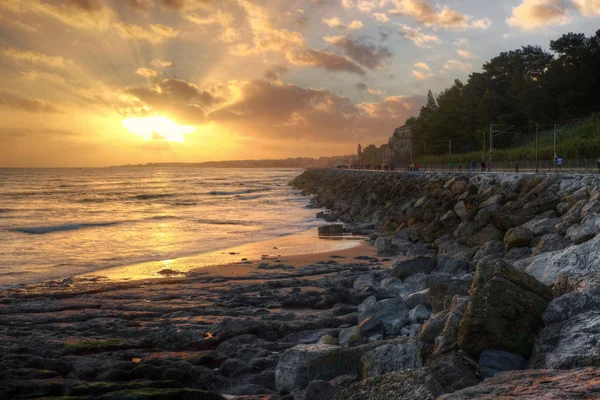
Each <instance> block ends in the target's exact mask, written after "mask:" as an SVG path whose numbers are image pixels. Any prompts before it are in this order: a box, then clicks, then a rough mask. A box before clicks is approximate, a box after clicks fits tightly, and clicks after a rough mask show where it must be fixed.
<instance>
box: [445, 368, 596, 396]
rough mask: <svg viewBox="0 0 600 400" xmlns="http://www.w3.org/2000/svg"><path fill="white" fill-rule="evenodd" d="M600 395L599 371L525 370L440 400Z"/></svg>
mask: <svg viewBox="0 0 600 400" xmlns="http://www.w3.org/2000/svg"><path fill="white" fill-rule="evenodd" d="M599 393H600V368H585V369H574V370H570V371H550V370H524V371H511V372H504V373H500V374H498V375H496V376H494V377H493V378H489V379H486V380H485V381H484V382H483V383H480V384H479V385H477V386H473V387H470V388H466V389H463V390H460V391H458V392H454V393H452V394H447V395H445V396H441V397H439V399H438V400H469V399H477V400H496V399H564V400H576V399H593V398H596V397H597V396H598V394H599Z"/></svg>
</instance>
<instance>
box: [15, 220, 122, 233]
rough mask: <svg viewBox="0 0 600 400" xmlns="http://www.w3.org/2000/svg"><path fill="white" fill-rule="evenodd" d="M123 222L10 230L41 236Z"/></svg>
mask: <svg viewBox="0 0 600 400" xmlns="http://www.w3.org/2000/svg"><path fill="white" fill-rule="evenodd" d="M121 222H123V221H113V222H98V223H84V224H64V225H53V226H36V227H27V228H14V229H11V231H13V232H21V233H28V234H30V235H43V234H46V233H52V232H63V231H75V230H79V229H84V228H95V227H102V226H112V225H117V224H120V223H121Z"/></svg>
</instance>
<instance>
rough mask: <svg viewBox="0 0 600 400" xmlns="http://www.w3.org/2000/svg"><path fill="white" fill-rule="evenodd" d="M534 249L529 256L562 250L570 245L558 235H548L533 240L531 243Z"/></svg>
mask: <svg viewBox="0 0 600 400" xmlns="http://www.w3.org/2000/svg"><path fill="white" fill-rule="evenodd" d="M531 244H532V245H533V246H534V249H533V251H532V253H531V256H532V257H534V256H537V255H540V254H543V253H548V252H553V251H558V250H563V249H565V248H567V247H569V246H570V245H571V242H570V241H568V240H567V239H565V237H564V236H563V235H561V234H559V233H549V234H547V235H544V236H542V237H540V238H534V240H533V241H532V242H531Z"/></svg>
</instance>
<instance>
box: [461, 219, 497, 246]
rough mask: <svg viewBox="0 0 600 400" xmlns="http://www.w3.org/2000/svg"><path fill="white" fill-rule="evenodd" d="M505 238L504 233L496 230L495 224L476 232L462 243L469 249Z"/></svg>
mask: <svg viewBox="0 0 600 400" xmlns="http://www.w3.org/2000/svg"><path fill="white" fill-rule="evenodd" d="M503 238H504V233H502V231H500V230H499V229H498V228H496V227H495V226H494V224H488V225H486V226H485V227H484V228H483V229H479V230H475V231H474V232H473V233H471V234H470V235H468V236H467V237H466V238H463V239H462V240H461V243H464V244H466V245H467V246H469V247H477V246H481V245H483V244H485V243H487V242H491V241H494V240H502V239H503Z"/></svg>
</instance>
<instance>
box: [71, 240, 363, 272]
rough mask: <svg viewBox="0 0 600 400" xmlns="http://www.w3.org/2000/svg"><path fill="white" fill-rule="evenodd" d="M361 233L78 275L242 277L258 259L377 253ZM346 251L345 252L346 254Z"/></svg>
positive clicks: (294, 261)
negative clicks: (211, 275) (191, 272)
mask: <svg viewBox="0 0 600 400" xmlns="http://www.w3.org/2000/svg"><path fill="white" fill-rule="evenodd" d="M367 243H368V242H367V241H366V238H364V237H360V236H326V237H319V236H318V232H317V229H311V230H308V231H305V232H300V233H297V234H294V235H289V236H282V237H278V238H275V239H270V240H266V241H261V242H256V243H249V244H245V245H242V246H236V247H232V248H228V249H222V250H217V251H212V252H208V253H203V254H199V255H195V256H190V257H182V258H178V259H173V260H162V261H151V262H145V263H139V264H132V265H126V266H119V267H113V268H109V269H105V270H100V271H95V272H93V273H86V274H83V275H79V276H77V277H76V278H90V277H91V278H97V277H102V278H103V279H106V280H111V281H129V280H142V279H160V278H164V277H167V276H168V277H174V276H182V275H184V274H185V273H188V272H190V271H194V272H204V273H210V274H214V275H217V276H228V277H232V276H241V275H245V274H247V273H249V272H250V271H252V270H253V269H254V268H255V267H256V262H258V261H275V260H279V261H280V262H283V263H285V264H286V265H291V266H305V265H308V264H311V263H315V262H318V261H323V260H327V259H331V258H330V257H331V256H334V255H336V254H339V255H342V256H344V254H346V252H348V253H347V255H346V256H345V257H346V258H349V259H350V258H354V257H356V256H361V255H362V256H374V255H375V249H374V248H373V247H371V246H369V245H368V244H367ZM342 253H344V254H342Z"/></svg>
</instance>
